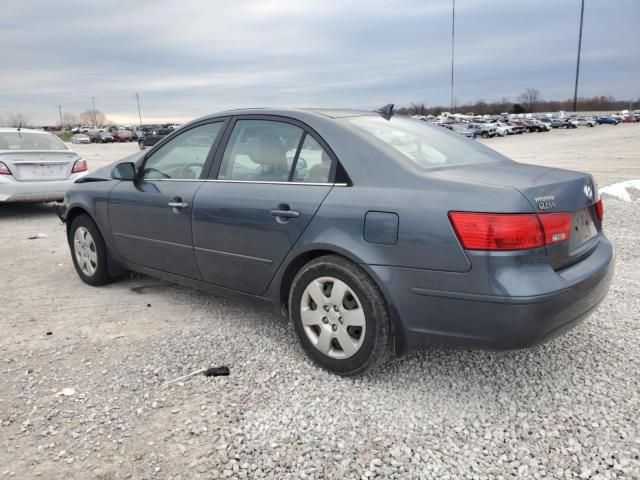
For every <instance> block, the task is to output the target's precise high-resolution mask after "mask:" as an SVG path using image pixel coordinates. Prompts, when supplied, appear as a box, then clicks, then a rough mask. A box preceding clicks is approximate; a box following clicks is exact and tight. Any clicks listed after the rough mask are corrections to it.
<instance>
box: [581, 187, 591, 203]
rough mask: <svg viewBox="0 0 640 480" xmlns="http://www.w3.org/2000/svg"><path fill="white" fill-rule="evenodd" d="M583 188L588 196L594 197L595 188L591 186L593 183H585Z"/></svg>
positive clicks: (589, 197)
mask: <svg viewBox="0 0 640 480" xmlns="http://www.w3.org/2000/svg"><path fill="white" fill-rule="evenodd" d="M583 190H584V194H585V195H586V196H587V198H588V199H589V200H591V199H592V198H593V189H592V188H591V185H585V186H584V189H583Z"/></svg>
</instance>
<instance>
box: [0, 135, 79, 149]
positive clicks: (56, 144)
mask: <svg viewBox="0 0 640 480" xmlns="http://www.w3.org/2000/svg"><path fill="white" fill-rule="evenodd" d="M66 149H67V147H66V145H65V144H64V143H62V141H61V140H60V139H59V138H58V137H56V136H55V135H48V134H46V133H28V132H22V133H19V132H5V133H0V150H66Z"/></svg>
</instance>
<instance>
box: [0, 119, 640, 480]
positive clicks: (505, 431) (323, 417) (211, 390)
mask: <svg viewBox="0 0 640 480" xmlns="http://www.w3.org/2000/svg"><path fill="white" fill-rule="evenodd" d="M486 143H487V144H489V145H490V146H491V147H492V148H496V149H497V150H500V151H502V152H503V153H506V154H508V155H510V156H512V157H513V158H515V159H517V160H522V161H535V162H537V163H542V164H549V165H560V166H566V167H569V168H576V169H580V170H585V171H592V172H594V173H595V176H596V180H597V181H598V182H599V184H600V185H607V184H609V183H611V182H613V181H616V182H617V181H622V180H629V179H636V178H640V171H639V170H638V168H639V164H638V157H637V152H638V149H639V147H640V125H620V126H618V127H608V126H602V127H596V128H594V129H586V128H581V129H578V130H577V131H568V132H564V131H563V132H558V131H553V132H551V133H548V134H528V135H524V136H518V137H509V138H504V139H493V140H488V141H487V142H486ZM78 147H79V148H77V150H78V151H81V152H82V153H83V155H85V156H86V158H88V159H89V161H90V163H91V166H92V167H94V168H95V167H97V166H99V165H100V164H102V163H105V162H107V161H110V160H111V159H115V158H118V157H120V156H124V155H126V154H127V153H128V152H132V151H135V145H103V146H102V145H101V146H93V145H91V146H83V145H81V146H78ZM605 201H606V206H605V216H606V222H605V229H606V232H607V234H608V236H609V237H610V239H611V240H612V241H613V242H614V244H615V246H616V248H617V253H618V259H617V273H616V277H615V279H614V283H613V285H612V287H611V291H610V293H609V295H608V296H607V298H606V299H605V300H604V301H603V303H602V304H601V305H600V306H599V308H598V309H597V310H596V311H595V313H594V314H593V315H592V316H591V317H590V319H589V320H588V321H586V322H584V323H583V324H581V325H580V326H578V327H577V328H575V329H574V330H572V331H571V332H569V333H568V334H566V335H565V336H563V337H560V338H558V339H556V340H554V341H553V342H551V343H549V344H546V345H543V346H540V347H536V348H533V349H529V350H522V351H514V352H482V351H474V352H470V351H467V350H428V351H424V352H417V353H412V354H410V355H408V356H406V357H403V358H400V359H395V360H393V361H392V362H390V363H389V364H388V365H386V366H385V367H383V368H382V369H380V370H379V371H377V372H375V373H373V374H371V375H369V376H366V377H363V378H358V379H343V378H339V377H335V376H332V375H330V374H328V373H326V372H324V371H321V370H319V369H318V368H316V367H315V366H313V365H312V364H311V363H310V362H309V361H307V360H306V359H305V357H304V355H303V353H302V351H301V349H300V348H299V347H298V346H297V344H296V342H295V340H294V337H293V332H292V331H291V328H290V326H289V325H288V324H287V322H286V321H285V320H284V319H282V318H281V317H280V316H278V315H277V314H275V313H273V312H271V311H270V310H267V309H265V308H264V307H261V306H254V305H251V304H247V303H243V302H240V301H238V300H234V299H225V298H218V297H214V296H211V295H207V294H204V293H200V292H197V291H193V290H189V289H185V288H182V287H177V286H173V285H168V284H166V283H163V282H160V281H157V280H154V279H150V278H148V277H143V276H132V277H131V278H129V279H127V280H124V281H121V282H118V283H115V284H112V285H109V286H107V287H102V288H92V287H89V286H87V285H84V284H83V283H82V282H81V281H80V280H79V279H78V277H77V275H76V274H75V271H74V270H73V266H72V264H71V259H70V257H69V252H68V248H67V246H66V244H65V240H64V228H63V226H62V225H61V224H60V223H59V222H58V221H57V219H56V218H55V216H54V214H53V208H52V207H51V206H49V205H35V206H34V205H31V206H30V205H21V206H2V207H1V208H0V245H2V246H3V249H2V250H3V255H2V256H0V273H1V275H2V277H1V278H2V279H1V280H0V331H2V332H3V334H2V336H1V337H0V422H1V423H0V443H1V446H0V478H5V477H6V478H8V477H14V478H20V479H31V478H45V479H49V478H51V479H58V478H64V479H92V478H96V479H102V480H106V479H116V478H117V479H119V478H136V479H137V478H141V479H184V480H186V479H192V478H202V479H217V478H224V477H229V478H278V479H282V478H330V479H337V478H372V477H378V478H416V479H417V478H421V479H424V478H434V479H454V478H487V479H489V478H584V479H588V478H593V479H608V478H621V479H631V478H640V460H639V456H640V422H639V420H638V417H639V414H640V375H639V373H638V372H639V371H640V343H639V342H638V334H639V333H640V331H639V330H640V329H639V325H638V322H639V314H638V312H639V311H640V253H639V251H638V248H637V240H638V237H639V235H640V226H639V225H640V209H639V208H638V206H639V205H638V203H637V202H636V203H628V202H624V201H622V200H618V199H614V198H606V199H605ZM38 232H43V233H46V235H47V237H46V238H40V239H36V240H29V239H28V237H30V236H33V235H35V234H37V233H38ZM210 365H228V366H229V367H230V369H231V375H230V376H229V377H217V378H206V377H203V376H195V377H193V378H191V379H189V380H186V381H184V382H180V383H175V384H172V385H170V386H167V387H163V386H162V383H163V382H165V381H166V380H169V379H172V378H175V377H178V376H180V375H184V374H185V373H188V372H190V371H193V370H196V369H199V368H202V367H205V366H210Z"/></svg>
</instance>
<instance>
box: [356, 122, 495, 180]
mask: <svg viewBox="0 0 640 480" xmlns="http://www.w3.org/2000/svg"><path fill="white" fill-rule="evenodd" d="M345 121H347V122H349V123H350V124H352V125H354V126H355V127H357V128H359V129H360V130H362V131H363V132H365V133H367V134H369V135H371V136H372V137H374V138H376V139H377V140H379V141H381V142H383V143H385V144H387V145H389V146H391V147H393V148H394V149H396V150H397V151H398V152H400V153H402V154H403V155H404V156H405V157H407V158H408V159H410V160H412V161H413V162H414V163H415V164H417V165H418V166H420V167H422V168H438V167H449V166H454V165H468V164H473V163H486V162H495V161H499V160H502V157H501V156H500V155H499V154H497V153H496V152H494V151H493V150H491V149H489V148H486V147H484V146H482V145H479V144H477V143H476V142H474V141H472V140H468V139H466V138H464V137H463V136H461V135H457V134H455V133H452V132H450V131H449V130H447V129H446V128H442V127H436V126H431V125H429V124H427V123H425V122H422V121H420V120H413V119H410V118H403V117H397V116H392V117H391V118H390V119H389V120H386V119H385V118H383V117H374V116H367V117H352V118H346V119H345Z"/></svg>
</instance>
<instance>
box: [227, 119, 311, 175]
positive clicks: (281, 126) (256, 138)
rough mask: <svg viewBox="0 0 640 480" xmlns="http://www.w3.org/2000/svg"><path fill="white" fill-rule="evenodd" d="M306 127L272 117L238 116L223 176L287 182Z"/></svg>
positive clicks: (228, 147)
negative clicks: (246, 117)
mask: <svg viewBox="0 0 640 480" xmlns="http://www.w3.org/2000/svg"><path fill="white" fill-rule="evenodd" d="M303 133H304V131H303V130H302V129H301V128H300V127H297V126H295V125H291V124H289V123H284V122H278V121H271V120H238V121H237V122H236V124H235V126H234V127H233V132H231V137H230V138H229V142H228V143H227V148H226V149H225V152H224V156H223V157H222V164H221V165H220V173H219V174H218V178H219V179H221V180H248V181H261V182H286V181H288V180H289V174H290V172H291V168H292V166H293V163H294V159H295V157H296V152H297V151H298V146H299V144H300V140H301V139H302V135H303Z"/></svg>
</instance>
